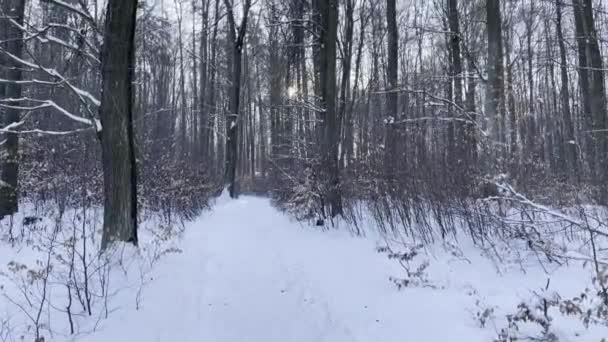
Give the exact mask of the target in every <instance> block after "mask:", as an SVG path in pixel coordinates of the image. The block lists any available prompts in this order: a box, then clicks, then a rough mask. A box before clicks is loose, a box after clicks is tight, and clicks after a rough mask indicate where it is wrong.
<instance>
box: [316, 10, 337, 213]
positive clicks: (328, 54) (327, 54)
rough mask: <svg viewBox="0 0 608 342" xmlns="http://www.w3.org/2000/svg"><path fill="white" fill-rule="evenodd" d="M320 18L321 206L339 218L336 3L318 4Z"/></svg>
mask: <svg viewBox="0 0 608 342" xmlns="http://www.w3.org/2000/svg"><path fill="white" fill-rule="evenodd" d="M319 12H320V13H319V14H320V18H321V40H320V42H321V46H320V59H321V65H320V74H321V75H320V76H321V84H320V86H321V103H322V105H323V107H322V108H323V109H324V110H325V111H324V113H323V140H322V146H323V152H322V153H323V165H322V167H323V169H324V170H325V172H326V178H325V179H326V184H325V189H324V190H325V191H324V192H325V194H324V195H325V201H326V203H324V204H325V206H326V207H327V208H328V209H329V214H330V215H331V216H332V217H335V216H337V215H341V214H342V198H341V197H342V196H341V194H340V177H339V172H340V168H339V165H338V143H339V137H340V133H339V132H340V130H339V127H338V120H337V115H336V39H337V35H338V0H327V1H320V3H319Z"/></svg>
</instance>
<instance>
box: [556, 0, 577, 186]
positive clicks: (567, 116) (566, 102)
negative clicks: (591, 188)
mask: <svg viewBox="0 0 608 342" xmlns="http://www.w3.org/2000/svg"><path fill="white" fill-rule="evenodd" d="M561 1H562V0H555V8H556V16H557V18H556V22H555V23H556V28H555V29H556V31H557V44H558V46H559V61H560V77H561V99H562V115H563V119H564V126H565V127H564V138H565V139H564V142H563V144H564V147H563V150H564V151H565V152H566V153H565V157H566V163H567V165H568V174H569V175H570V177H571V179H575V178H576V177H578V176H579V175H578V148H577V143H576V137H575V135H574V124H573V122H572V112H571V111H570V88H569V87H568V85H569V80H568V59H567V57H566V44H565V43H564V33H563V28H562V7H563V4H562V2H561Z"/></svg>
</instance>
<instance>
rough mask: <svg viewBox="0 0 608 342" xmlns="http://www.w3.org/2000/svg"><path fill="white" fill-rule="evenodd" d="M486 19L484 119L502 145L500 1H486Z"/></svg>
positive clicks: (495, 138)
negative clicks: (486, 62) (486, 58)
mask: <svg viewBox="0 0 608 342" xmlns="http://www.w3.org/2000/svg"><path fill="white" fill-rule="evenodd" d="M486 19H487V31H488V67H487V68H488V70H487V72H488V82H487V83H488V84H487V85H486V119H487V120H488V122H489V127H490V132H491V137H492V139H494V140H495V141H496V142H498V143H502V142H504V136H503V133H504V132H503V123H504V103H503V99H504V96H503V88H504V86H503V77H504V76H503V60H502V59H503V51H502V28H501V25H502V17H501V14H500V0H486ZM499 146H501V145H499ZM502 149H503V148H502V147H499V151H498V152H499V153H498V156H501V155H502V153H501V152H502Z"/></svg>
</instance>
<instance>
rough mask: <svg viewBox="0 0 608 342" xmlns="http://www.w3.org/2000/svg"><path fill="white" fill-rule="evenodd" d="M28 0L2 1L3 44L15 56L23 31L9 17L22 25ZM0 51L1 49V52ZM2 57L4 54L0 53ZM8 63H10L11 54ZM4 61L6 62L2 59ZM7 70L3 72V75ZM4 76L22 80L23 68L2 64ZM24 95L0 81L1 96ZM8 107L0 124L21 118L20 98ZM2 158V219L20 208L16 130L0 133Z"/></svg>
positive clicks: (17, 87)
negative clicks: (3, 65) (18, 107)
mask: <svg viewBox="0 0 608 342" xmlns="http://www.w3.org/2000/svg"><path fill="white" fill-rule="evenodd" d="M25 2H26V1H25V0H4V1H2V4H1V5H0V10H1V12H2V13H3V14H4V16H5V18H2V17H1V16H0V30H1V31H2V32H0V42H1V41H3V40H6V42H5V43H3V45H4V46H2V47H3V48H4V49H6V51H7V52H8V53H10V54H12V55H14V56H17V57H21V55H22V50H23V39H22V37H23V32H22V31H21V30H20V29H19V28H18V27H17V26H16V25H14V24H13V23H11V22H10V21H9V20H14V21H15V22H16V23H17V24H19V25H23V16H24V11H25ZM0 55H1V53H0ZM0 58H2V56H0ZM3 60H6V61H7V63H6V64H5V65H8V66H10V65H11V64H12V63H11V62H8V60H9V59H8V58H2V59H0V62H2V61H3ZM0 64H3V63H0ZM3 71H4V75H3ZM2 76H5V77H6V79H7V80H8V81H9V82H14V81H19V80H21V68H19V67H16V66H14V67H12V68H5V67H0V78H2ZM20 97H21V85H19V84H17V83H7V84H0V98H9V99H18V98H20ZM6 105H7V106H8V108H4V113H2V109H3V108H0V113H2V114H3V115H2V116H3V117H4V120H1V121H0V127H6V126H8V125H11V124H13V123H16V122H19V110H18V109H17V108H10V107H17V106H19V103H18V102H7V103H6ZM0 156H2V158H0V161H1V163H2V165H0V167H1V168H2V170H1V172H0V219H1V218H2V217H4V216H6V215H12V214H14V213H16V212H17V210H18V209H19V205H18V193H19V136H18V135H17V134H16V133H6V134H4V135H0Z"/></svg>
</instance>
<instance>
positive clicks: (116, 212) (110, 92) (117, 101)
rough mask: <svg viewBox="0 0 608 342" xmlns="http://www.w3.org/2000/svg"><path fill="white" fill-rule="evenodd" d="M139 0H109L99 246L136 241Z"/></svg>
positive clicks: (105, 59)
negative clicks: (135, 80)
mask: <svg viewBox="0 0 608 342" xmlns="http://www.w3.org/2000/svg"><path fill="white" fill-rule="evenodd" d="M136 12H137V0H109V2H108V7H107V12H106V26H105V35H104V45H103V51H102V97H101V107H100V117H101V123H102V127H103V130H102V132H101V145H102V158H103V175H104V196H105V205H104V223H103V236H102V241H101V248H102V250H104V249H105V248H106V247H107V246H108V245H109V244H110V243H112V242H114V241H125V242H131V243H133V244H134V245H137V170H136V161H135V149H134V137H133V75H134V67H135V66H134V62H135V59H134V55H135V44H134V35H135V22H136Z"/></svg>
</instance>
